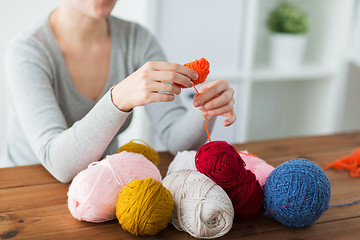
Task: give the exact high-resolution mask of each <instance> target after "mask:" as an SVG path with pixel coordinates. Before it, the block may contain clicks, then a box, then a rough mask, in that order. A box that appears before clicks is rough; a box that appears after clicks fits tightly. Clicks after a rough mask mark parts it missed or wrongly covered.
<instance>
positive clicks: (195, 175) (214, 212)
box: [163, 170, 234, 239]
mask: <svg viewBox="0 0 360 240" xmlns="http://www.w3.org/2000/svg"><path fill="white" fill-rule="evenodd" d="M163 185H164V186H165V187H166V188H167V189H169V190H170V192H171V193H172V195H173V198H174V210H173V214H172V217H171V221H170V222H171V223H172V224H173V225H174V226H175V227H176V228H177V229H178V230H180V231H185V232H187V233H189V234H190V235H191V236H193V237H196V238H204V239H211V238H217V237H221V236H223V235H225V234H226V233H227V232H228V231H229V230H230V229H231V227H232V224H233V220H234V208H233V205H232V203H231V200H230V198H229V197H228V195H227V194H226V192H225V191H224V190H223V189H222V188H221V187H220V186H219V185H217V184H216V183H215V182H214V181H213V180H211V179H210V178H209V177H207V176H205V175H204V174H202V173H200V172H198V171H194V170H180V171H177V172H174V173H172V174H170V175H168V176H166V177H165V178H164V179H163Z"/></svg>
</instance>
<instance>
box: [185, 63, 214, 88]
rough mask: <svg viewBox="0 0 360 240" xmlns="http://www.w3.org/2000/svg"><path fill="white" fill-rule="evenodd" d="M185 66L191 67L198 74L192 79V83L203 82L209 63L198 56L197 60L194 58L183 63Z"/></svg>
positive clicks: (207, 72)
mask: <svg viewBox="0 0 360 240" xmlns="http://www.w3.org/2000/svg"><path fill="white" fill-rule="evenodd" d="M184 66H185V67H188V68H191V69H192V70H194V71H196V72H197V74H198V75H199V78H198V79H196V80H193V83H194V85H198V84H201V83H203V82H205V80H206V78H207V76H208V75H209V72H210V71H209V68H210V63H209V62H208V60H206V59H205V58H200V59H199V60H197V59H196V60H195V61H193V62H189V63H185V64H184Z"/></svg>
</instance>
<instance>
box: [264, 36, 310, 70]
mask: <svg viewBox="0 0 360 240" xmlns="http://www.w3.org/2000/svg"><path fill="white" fill-rule="evenodd" d="M306 42H307V35H306V34H289V33H272V34H271V36H270V65H271V67H273V68H274V69H277V70H294V69H297V68H299V67H301V66H302V64H303V60H304V53H305V48H306Z"/></svg>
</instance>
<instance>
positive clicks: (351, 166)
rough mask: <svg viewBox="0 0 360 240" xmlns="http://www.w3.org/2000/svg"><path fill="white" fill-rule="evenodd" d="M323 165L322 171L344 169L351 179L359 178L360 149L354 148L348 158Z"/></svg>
mask: <svg viewBox="0 0 360 240" xmlns="http://www.w3.org/2000/svg"><path fill="white" fill-rule="evenodd" d="M325 164H326V166H325V167H324V168H323V169H324V170H326V169H328V168H334V169H346V170H349V171H350V175H351V176H352V177H360V148H356V149H355V150H354V152H353V153H352V154H350V155H348V156H345V157H342V158H339V159H337V160H335V161H334V162H332V163H329V162H325Z"/></svg>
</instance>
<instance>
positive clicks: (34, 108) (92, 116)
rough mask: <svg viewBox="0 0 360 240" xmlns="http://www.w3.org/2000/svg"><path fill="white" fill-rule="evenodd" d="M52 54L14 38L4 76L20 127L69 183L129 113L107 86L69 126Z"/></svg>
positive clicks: (55, 173)
mask: <svg viewBox="0 0 360 240" xmlns="http://www.w3.org/2000/svg"><path fill="white" fill-rule="evenodd" d="M49 59H50V56H48V55H47V52H46V51H45V50H43V49H42V47H41V45H40V44H38V43H37V42H36V41H35V40H33V41H31V39H30V40H27V41H19V40H18V41H13V42H12V43H11V44H10V45H9V46H8V48H7V51H6V54H5V69H6V79H7V83H8V87H9V90H10V95H11V99H12V101H13V106H14V108H15V109H13V110H12V111H15V112H16V114H17V116H18V119H19V122H20V125H21V128H22V129H23V132H24V134H25V137H26V139H27V141H28V142H29V144H30V146H31V148H32V150H33V151H34V153H35V155H36V156H37V158H38V159H39V161H40V163H41V164H42V165H43V166H44V167H45V168H46V169H47V170H48V171H49V172H50V173H51V174H52V175H53V176H54V177H55V178H56V179H58V180H59V181H61V182H64V183H67V182H70V181H71V180H72V179H73V177H75V175H76V174H77V173H79V172H80V171H81V170H83V169H85V168H86V167H87V166H88V165H89V163H91V162H94V161H97V160H99V159H100V158H101V156H102V154H103V153H104V152H105V150H106V148H107V146H108V145H109V143H110V142H111V141H112V139H113V138H114V136H115V135H116V133H117V131H118V130H119V129H120V127H121V125H122V124H123V123H124V121H125V119H126V118H127V116H128V115H129V113H125V112H121V111H119V110H118V109H117V108H116V107H115V105H114V104H113V103H112V100H111V95H110V91H111V90H110V91H108V92H107V93H106V94H105V95H104V96H103V97H102V98H101V99H100V100H99V101H98V103H97V104H96V105H95V106H94V107H93V108H92V109H91V111H90V112H89V113H88V114H87V115H85V117H83V118H82V119H80V120H79V121H77V122H75V123H74V124H73V126H71V127H69V126H67V123H66V121H65V118H64V115H63V113H62V111H61V109H60V107H59V104H58V102H57V99H56V96H55V93H54V89H53V86H52V83H51V78H52V74H53V73H52V69H51V68H50V64H49Z"/></svg>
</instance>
